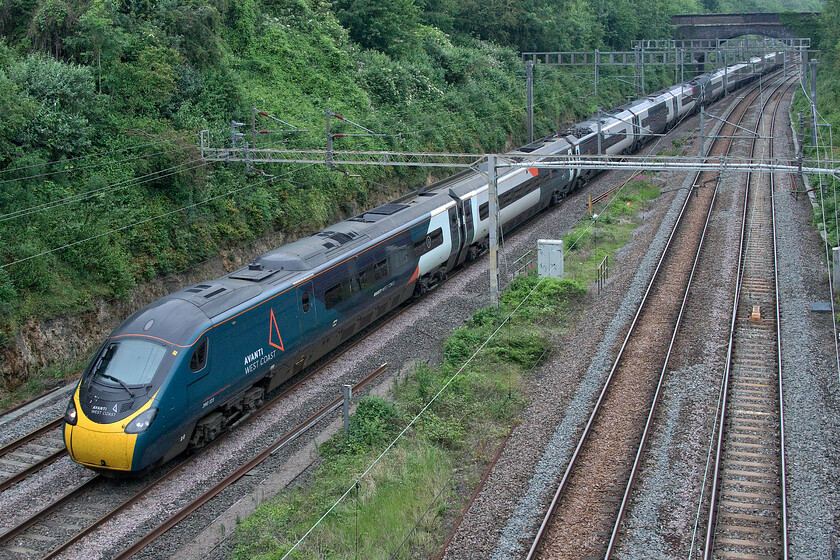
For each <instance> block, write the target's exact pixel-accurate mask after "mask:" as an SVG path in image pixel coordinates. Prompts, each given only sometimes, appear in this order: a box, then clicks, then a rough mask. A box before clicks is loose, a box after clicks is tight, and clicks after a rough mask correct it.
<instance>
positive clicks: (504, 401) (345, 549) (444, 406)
mask: <svg viewBox="0 0 840 560" xmlns="http://www.w3.org/2000/svg"><path fill="white" fill-rule="evenodd" d="M537 284H538V280H537V279H536V278H535V277H534V276H525V277H520V278H519V279H517V280H516V281H514V282H513V284H512V286H511V289H510V290H508V291H507V292H506V293H505V294H504V297H503V298H502V303H501V306H500V307H499V308H498V309H496V308H488V309H484V310H481V311H479V312H478V313H476V314H475V316H474V317H473V318H472V319H471V320H470V322H469V323H468V324H467V326H465V327H463V328H461V329H458V330H457V331H455V333H453V335H452V336H451V337H450V338H449V339H448V340H447V341H446V344H445V347H444V363H443V364H441V365H440V366H439V367H429V366H427V365H425V364H420V365H418V366H417V368H416V370H415V371H414V373H413V374H412V375H411V377H410V378H409V379H407V380H406V381H405V382H403V383H401V384H399V385H398V386H397V387H395V392H396V400H395V403H393V404H392V403H389V402H387V401H385V400H383V399H381V398H378V397H366V398H364V399H362V400H361V402H360V403H359V406H358V409H357V410H356V412H355V414H354V415H353V416H352V420H351V426H350V437H349V439H348V440H345V439H344V435H343V433H342V434H339V435H337V436H336V437H334V438H333V439H332V440H330V441H329V442H328V443H327V444H325V445H323V446H322V447H321V449H320V452H321V457H322V461H323V462H322V463H321V465H320V467H319V468H318V470H317V472H316V473H315V475H314V478H313V481H312V483H311V485H310V486H309V487H306V488H304V487H300V488H297V489H295V490H293V491H291V492H290V493H288V494H287V495H283V496H281V497H279V498H277V499H274V500H272V501H270V502H268V503H267V504H265V505H263V506H261V507H260V508H259V509H258V511H257V512H256V513H255V514H254V515H252V516H251V517H249V518H247V519H246V520H245V521H244V522H243V523H242V524H241V525H240V530H239V535H238V542H239V543H240V545H239V547H238V550H237V554H236V557H237V558H278V557H280V556H282V554H283V553H284V552H285V551H287V550H288V549H289V548H290V546H291V545H292V544H293V543H294V542H295V540H296V539H297V538H298V537H300V536H301V535H303V533H304V532H305V531H306V530H307V529H308V528H309V527H310V526H311V525H312V523H313V522H314V521H315V520H316V519H318V517H320V516H321V515H322V514H323V513H324V512H325V511H326V509H327V508H329V507H330V506H331V505H332V504H333V502H334V501H335V500H336V499H338V498H339V497H340V496H341V495H342V494H343V492H344V491H345V490H346V489H348V488H351V487H353V490H352V492H351V494H350V495H349V496H348V497H347V498H346V499H345V500H344V501H343V502H342V503H341V504H340V505H339V506H338V507H337V508H336V509H335V510H334V511H333V513H332V514H331V515H330V516H329V517H328V518H327V519H326V521H325V523H324V524H323V525H322V526H321V527H320V528H319V529H317V530H316V532H315V533H314V534H313V535H311V536H310V538H307V539H306V541H304V543H303V545H302V548H301V549H300V553H299V554H295V555H294V556H293V557H294V558H312V557H317V558H352V557H355V555H356V554H358V555H359V557H360V558H370V559H376V558H389V557H390V556H391V554H392V553H393V552H395V551H396V549H397V547H398V546H399V544H400V542H401V541H402V540H403V538H404V537H406V536H407V535H409V532H410V531H411V530H412V528H414V527H415V524H417V523H418V520H420V519H421V518H422V521H421V522H420V523H419V524H418V525H417V527H416V529H415V532H414V533H413V534H412V536H411V538H410V539H409V542H408V543H407V544H406V546H405V547H404V548H403V551H402V552H401V553H400V554H398V555H397V558H409V557H416V556H417V555H418V554H419V556H421V557H429V556H430V555H432V554H433V553H434V551H436V550H437V548H438V547H440V545H441V542H442V539H443V538H444V535H442V531H441V529H440V523H441V521H442V520H445V519H450V520H451V517H452V515H454V514H455V513H456V510H457V509H458V508H459V507H460V506H461V503H462V502H463V500H464V498H465V496H466V495H468V494H469V489H471V488H472V487H473V486H474V485H475V484H476V483H477V480H478V478H479V477H480V473H481V470H482V468H483V467H484V466H486V464H487V462H488V461H489V460H490V457H491V456H492V454H493V451H494V449H495V446H497V445H498V442H499V438H500V437H502V436H503V435H504V434H505V433H506V432H507V431H508V430H509V429H510V427H511V426H512V425H513V424H514V423H515V419H516V416H517V414H518V413H519V411H520V410H521V409H522V407H523V405H524V401H523V399H522V396H521V392H520V387H521V384H522V382H523V379H524V377H525V376H526V375H527V372H528V371H529V370H530V369H531V368H532V367H533V366H534V365H535V364H536V363H537V361H538V360H539V359H540V358H541V357H543V356H544V354H545V353H546V351H547V350H548V348H549V345H550V342H549V341H550V339H551V337H552V336H553V335H554V334H555V333H556V332H557V331H558V330H559V326H558V320H559V319H560V317H561V315H562V312H563V310H564V308H565V307H566V306H567V305H568V304H569V303H571V302H574V301H576V300H577V299H579V298H580V297H581V295H582V294H583V293H584V292H585V288H584V286H583V285H582V284H581V283H580V282H577V281H571V280H562V281H558V280H554V279H548V280H546V281H544V282H542V283H541V284H540V285H539V286H537ZM535 288H536V291H535V292H534V294H533V296H532V297H531V298H530V299H529V300H528V301H526V303H525V304H524V305H523V307H522V308H521V309H520V312H519V313H517V314H515V315H514V316H513V317H512V318H511V319H510V320H509V321H508V322H507V323H506V324H505V325H504V326H503V327H502V328H501V329H500V330H499V331H498V332H497V333H496V334H495V336H493V337H492V338H490V336H491V335H493V333H494V332H495V331H496V330H497V328H498V327H499V325H500V324H501V323H502V320H503V319H504V318H505V317H506V316H507V315H508V314H509V313H510V312H511V311H512V310H513V309H514V308H515V307H516V306H517V305H518V304H519V303H520V302H521V301H522V299H523V298H524V297H525V296H526V295H527V294H528V293H529V292H531V291H532V290H533V289H535ZM488 338H490V342H489V343H488V344H487V345H486V346H485V347H484V348H483V350H482V351H481V352H479V353H478V355H477V356H476V358H475V359H474V360H473V361H471V362H470V363H469V365H467V366H466V367H464V368H463V369H461V368H462V366H463V365H464V364H465V363H466V362H467V360H468V358H469V357H470V356H472V355H473V354H474V353H475V352H476V350H477V349H478V348H479V347H480V346H481V344H482V343H483V342H484V341H485V340H487V339H488ZM459 371H460V373H459V374H458V375H457V377H455V379H454V381H452V383H451V384H449V386H448V387H447V388H446V389H444V390H443V392H441V394H440V396H439V397H438V398H437V400H435V402H434V403H433V404H432V405H431V406H430V407H429V408H428V409H426V410H425V412H424V413H423V414H422V415H421V416H420V418H419V420H418V421H417V422H416V423H415V424H414V425H413V426H412V427H411V429H410V430H409V431H408V432H407V433H406V434H405V436H404V437H402V438H401V439H400V440H399V441H398V443H397V444H396V445H395V446H394V447H393V448H392V449H391V450H390V451H389V452H388V453H387V454H386V455H385V456H384V457H383V459H382V460H381V461H380V462H379V463H378V464H377V465H376V466H375V467H374V468H373V469H372V470H371V471H370V472H369V473H368V474H367V475H366V476H365V477H364V478H363V479H362V481H361V483H360V484H359V485H358V486H355V487H354V486H353V485H354V481H355V480H356V478H357V477H358V476H359V475H360V474H362V473H363V472H364V471H365V469H366V468H367V467H368V466H369V465H370V464H371V462H372V461H373V460H374V459H375V458H376V457H377V456H378V455H379V454H380V453H381V452H382V450H383V449H385V447H386V446H387V445H388V444H389V443H390V442H391V441H392V440H393V439H394V438H395V437H396V435H397V434H399V433H400V431H401V430H402V429H403V428H404V427H405V426H406V425H407V424H408V423H409V422H410V421H411V419H412V418H414V417H415V415H417V414H418V413H419V412H420V411H421V410H422V409H423V408H424V407H425V406H426V405H427V403H428V402H429V401H430V399H431V398H432V397H433V396H434V395H436V394H437V393H438V392H439V391H440V390H441V389H442V388H443V387H444V385H446V384H447V382H449V381H450V380H451V379H452V378H453V377H454V376H455V375H456V372H459ZM439 492H440V495H438V493H439ZM430 504H431V510H430V511H428V512H427V513H426V514H425V516H424V512H426V509H427V508H428V507H429V506H430Z"/></svg>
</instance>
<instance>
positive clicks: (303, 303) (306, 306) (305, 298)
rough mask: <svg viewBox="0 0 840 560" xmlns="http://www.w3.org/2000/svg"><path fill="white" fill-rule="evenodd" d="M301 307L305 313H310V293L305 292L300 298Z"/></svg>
mask: <svg viewBox="0 0 840 560" xmlns="http://www.w3.org/2000/svg"><path fill="white" fill-rule="evenodd" d="M300 307H301V308H302V309H303V312H304V313H306V312H307V311H309V292H303V295H301V296H300Z"/></svg>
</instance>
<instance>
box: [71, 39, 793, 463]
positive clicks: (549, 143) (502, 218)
mask: <svg viewBox="0 0 840 560" xmlns="http://www.w3.org/2000/svg"><path fill="white" fill-rule="evenodd" d="M781 63H782V53H769V54H766V55H764V56H761V57H754V58H752V59H750V60H749V61H745V62H741V63H739V64H735V65H733V66H730V67H728V68H726V69H720V70H716V71H713V72H709V73H706V74H702V75H699V76H697V77H696V78H694V79H692V80H690V81H688V82H685V83H680V84H676V85H674V86H672V87H669V88H666V89H663V90H661V91H658V92H656V93H653V94H651V95H647V96H645V97H643V98H641V99H638V100H635V101H632V102H630V103H627V104H625V105H622V106H620V107H617V108H615V109H613V110H611V111H608V112H605V113H600V114H599V115H597V116H595V117H593V118H590V119H588V120H586V121H584V122H582V123H579V124H577V125H575V126H573V127H570V128H568V129H567V130H564V131H562V132H559V133H557V134H552V135H550V136H546V137H545V138H541V139H539V140H537V141H535V142H532V143H530V144H528V145H526V146H522V147H521V148H519V149H517V150H515V151H513V152H509V153H508V154H507V156H510V157H514V158H515V157H517V156H525V155H531V156H534V155H536V156H540V155H545V156H549V155H555V154H570V155H571V154H577V155H586V154H595V153H597V150H598V148H599V147H600V149H601V150H602V153H604V154H610V155H619V154H627V153H630V152H633V151H635V150H638V149H639V148H640V147H641V146H642V145H643V144H644V143H645V142H647V141H649V140H650V139H651V138H653V137H654V135H658V134H661V133H663V132H665V131H666V130H667V129H669V128H671V127H673V126H674V125H675V124H676V123H678V122H679V120H680V119H682V118H684V117H685V116H687V115H689V114H690V113H692V112H696V111H698V110H699V108H700V107H701V106H704V105H707V104H708V103H711V102H712V101H714V100H716V99H718V98H719V97H721V96H722V95H723V93H724V90H725V89H732V90H734V89H736V88H738V87H740V86H741V85H743V84H744V83H746V82H747V81H749V80H752V79H755V78H756V77H757V76H760V75H762V74H764V73H767V72H770V71H771V70H773V69H774V68H776V67H778V66H779V65H780V64H781ZM725 82H728V83H725ZM599 120H600V123H599V122H598V121H599ZM598 131H600V143H599V142H598V135H599V132H598ZM599 144H600V146H599ZM594 173H595V172H594V171H590V170H581V169H576V168H573V167H570V168H567V169H548V170H546V169H536V168H517V169H512V170H510V171H508V172H505V173H502V174H501V175H500V176H499V177H498V205H499V224H500V225H501V227H502V228H503V230H509V229H511V228H514V227H516V226H517V225H519V224H521V223H522V222H523V221H525V220H527V219H528V218H530V217H531V216H533V215H534V214H536V213H538V212H540V211H542V210H544V209H545V208H547V207H549V206H552V205H554V204H557V203H559V202H560V201H561V200H562V199H563V198H564V197H565V196H567V195H568V194H569V193H570V192H572V191H573V190H575V189H576V188H579V187H580V186H581V185H582V184H584V183H585V182H586V181H588V180H589V179H590V178H591V177H592V175H594ZM489 224H490V220H489V208H488V185H487V176H486V174H485V173H482V172H481V170H480V169H479V170H473V169H470V170H465V171H462V172H460V173H458V174H456V175H453V176H451V177H448V178H446V179H444V180H441V181H439V182H437V183H434V184H431V185H428V186H425V187H423V188H421V189H420V190H418V191H416V192H413V193H411V194H409V195H406V196H403V197H401V198H398V199H396V200H393V201H391V202H389V203H387V204H383V205H381V206H378V207H376V208H373V209H371V210H367V211H365V212H362V213H361V214H359V215H357V216H353V217H352V218H349V219H346V220H344V221H342V222H339V223H337V224H334V225H332V226H329V227H328V228H326V229H324V230H322V231H320V232H318V233H316V234H314V235H312V236H310V237H306V238H302V239H299V240H297V241H294V242H292V243H289V244H287V245H284V246H282V247H280V248H277V249H275V250H272V251H270V252H267V253H265V254H263V255H260V256H259V257H257V258H256V259H254V260H253V262H251V263H249V264H248V265H247V266H245V267H243V268H241V269H239V270H236V271H234V272H232V273H230V274H227V275H226V276H223V277H221V278H217V279H215V280H210V281H207V282H202V283H199V284H195V285H193V286H190V287H188V288H185V289H182V290H180V291H177V292H174V293H172V294H170V295H168V296H166V297H163V298H161V299H159V300H157V301H155V302H153V303H151V304H150V305H148V306H146V307H144V308H142V309H140V310H139V311H137V312H135V313H134V314H132V315H131V316H130V317H128V318H127V319H126V320H125V321H124V322H123V323H122V324H120V325H119V326H118V327H117V328H116V329H115V330H114V331H113V333H111V335H110V336H109V337H108V338H107V339H106V340H105V342H104V343H103V344H102V346H101V347H100V348H99V349H98V351H97V352H96V354H95V355H94V357H93V359H92V360H91V362H90V364H89V365H88V366H87V368H86V369H85V371H84V373H83V374H82V376H81V378H80V380H79V382H78V384H77V386H76V388H75V391H74V392H73V395H72V398H71V399H70V402H69V404H68V406H67V409H66V413H65V415H64V424H63V430H64V441H65V445H66V447H67V450H68V451H69V454H70V457H71V458H72V460H73V461H75V462H76V463H79V464H81V465H84V466H85V467H88V468H91V469H93V470H96V471H100V472H103V473H109V474H112V475H114V474H119V473H138V472H141V471H144V470H146V469H148V468H149V467H152V466H154V465H159V464H162V463H165V462H167V461H169V460H171V459H173V458H174V457H176V456H177V455H179V454H181V453H183V452H185V451H187V450H195V449H199V448H201V447H203V446H205V445H206V444H208V443H209V442H211V441H213V439H215V438H216V437H217V436H218V435H219V434H220V433H222V432H224V431H225V430H227V429H229V428H231V427H232V426H234V425H236V424H237V423H238V422H240V421H241V420H243V419H244V418H246V417H247V416H249V415H250V414H251V413H252V412H253V411H255V410H256V409H257V408H259V407H260V406H261V404H262V403H263V400H264V398H265V396H266V395H267V394H268V393H269V392H271V391H272V390H273V389H275V388H276V387H278V386H280V385H281V384H282V383H283V382H285V381H286V380H288V379H290V378H291V377H292V376H294V375H296V374H297V373H299V372H301V371H302V370H304V368H306V367H307V366H309V365H310V364H312V363H314V362H316V361H317V360H318V359H320V358H321V357H323V356H324V355H325V354H326V353H327V352H329V351H330V350H332V349H334V348H336V347H337V346H338V345H340V344H341V343H342V342H344V341H346V340H347V339H349V338H350V337H352V336H353V335H355V334H356V333H358V332H359V331H360V330H362V329H364V328H365V327H367V326H368V325H370V324H371V323H372V322H374V321H376V320H377V319H378V318H380V317H382V316H383V315H385V314H386V313H388V312H389V311H391V310H392V309H394V308H395V307H397V306H399V305H401V304H402V303H403V302H405V301H406V300H408V299H409V298H412V297H415V296H421V295H422V294H424V293H425V292H428V291H429V290H432V289H434V288H435V287H437V286H438V285H440V284H441V283H442V282H443V281H444V280H446V278H447V276H448V275H449V274H450V273H451V272H452V271H453V270H454V269H455V268H457V267H460V266H462V265H463V264H464V263H466V262H468V261H471V260H474V259H476V258H478V257H479V256H480V255H481V254H482V253H484V252H485V251H486V250H487V249H488V233H489Z"/></svg>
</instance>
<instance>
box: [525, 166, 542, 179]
mask: <svg viewBox="0 0 840 560" xmlns="http://www.w3.org/2000/svg"><path fill="white" fill-rule="evenodd" d="M539 172H540V171H539V169H537V168H536V167H529V168H528V173H530V174H531V175H533V176H534V177H536V176H537V175H538V174H539Z"/></svg>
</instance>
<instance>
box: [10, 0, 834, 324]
mask: <svg viewBox="0 0 840 560" xmlns="http://www.w3.org/2000/svg"><path fill="white" fill-rule="evenodd" d="M832 1H836V0H832ZM698 10H700V5H699V4H698V3H697V0H680V1H679V2H676V3H674V2H671V3H666V2H665V0H647V1H646V2H641V1H640V0H620V1H618V2H610V1H607V0H561V1H555V0H552V1H549V0H492V1H481V2H478V1H473V0H467V1H464V2H456V1H454V0H397V1H391V2H386V1H384V0H336V2H334V3H327V2H323V1H322V0H272V1H271V2H268V1H264V0H241V1H238V2H232V1H230V0H161V1H159V2H152V1H151V0H5V1H4V2H2V3H0V33H2V35H3V39H2V40H0V111H2V114H3V117H4V127H3V129H2V131H0V182H2V185H3V188H2V189H0V238H2V239H4V240H5V241H6V243H4V244H2V245H0V267H2V268H0V270H3V271H4V272H3V274H4V276H3V278H2V279H0V293H2V294H5V295H0V297H2V298H4V299H3V301H4V303H3V305H2V308H0V330H3V331H4V332H6V331H10V330H12V328H11V327H10V325H12V324H15V323H16V322H19V321H20V320H21V319H22V318H24V317H25V316H27V315H28V314H31V313H35V312H36V310H37V313H38V314H40V315H50V314H55V313H63V312H68V311H74V310H79V309H84V308H87V307H89V306H90V305H91V304H92V302H93V301H94V300H95V298H98V297H124V296H126V295H127V294H128V291H129V290H130V289H131V287H132V286H134V285H135V284H136V283H137V282H140V281H143V280H147V279H149V278H152V277H154V276H157V275H161V274H167V273H170V272H173V271H177V270H182V269H184V268H186V267H189V266H191V265H194V264H196V263H198V262H200V261H202V260H204V259H207V258H210V257H211V256H213V255H216V254H218V252H219V250H220V249H224V248H226V247H230V246H232V245H237V244H240V243H242V242H244V241H248V240H253V239H255V238H257V237H259V236H262V235H264V234H265V233H267V232H269V231H273V230H278V229H279V230H284V232H285V233H287V234H288V235H289V236H292V237H293V236H296V235H301V234H307V233H310V232H312V231H313V230H315V229H317V228H320V227H323V226H325V225H327V224H329V223H331V222H332V221H335V220H337V219H339V218H341V217H343V216H346V215H350V214H353V213H356V212H358V211H359V210H360V209H361V208H364V207H367V206H369V205H370V204H373V203H375V202H379V201H382V200H385V199H388V198H392V197H394V196H396V195H397V194H399V193H402V192H405V191H407V190H408V189H412V188H416V187H417V186H419V185H422V184H425V183H426V182H428V181H429V180H433V179H435V178H437V177H440V176H441V175H442V173H443V172H439V173H438V174H437V175H434V174H433V175H427V173H426V172H425V171H420V170H416V169H405V168H400V169H395V170H391V169H382V168H376V169H365V170H363V171H362V172H361V173H362V174H363V175H364V177H363V179H361V180H357V179H354V178H348V177H345V176H343V175H339V174H336V173H330V172H329V171H327V170H325V169H324V168H319V167H311V168H296V169H293V170H290V169H283V168H280V167H272V166H271V165H264V166H260V171H261V172H264V173H265V174H266V175H262V174H261V173H255V174H251V175H246V173H245V168H244V166H242V165H233V164H219V165H208V164H206V163H204V162H202V161H200V155H199V154H198V151H197V149H196V141H197V132H198V131H200V130H202V129H208V130H210V131H211V135H210V137H211V140H212V142H213V143H214V145H216V146H219V145H225V146H226V145H229V143H230V123H231V121H239V122H245V123H247V124H250V122H249V117H250V115H251V114H252V113H251V108H252V105H253V106H256V107H258V108H259V109H261V110H264V111H267V112H269V113H273V114H276V115H277V116H279V117H281V118H283V119H284V120H287V121H289V122H292V123H293V124H295V125H296V126H298V127H300V128H301V129H306V130H308V131H309V132H305V133H299V134H295V135H284V136H280V135H270V136H258V137H256V138H251V137H250V135H248V136H247V137H246V138H245V139H246V140H248V141H249V143H251V144H253V143H254V142H256V146H257V147H268V146H276V147H288V148H323V143H324V139H323V126H324V124H323V123H324V110H325V108H327V107H329V108H330V109H332V110H334V111H336V112H338V113H341V114H344V115H346V116H348V117H349V118H351V119H353V120H354V121H356V122H360V123H362V124H363V125H365V126H366V127H368V128H370V129H372V130H375V131H377V132H381V133H383V134H386V136H383V137H379V138H341V139H337V143H336V148H337V149H371V150H373V149H377V150H386V149H390V150H402V151H439V152H478V151H500V150H503V149H506V148H510V147H512V146H515V145H518V144H522V143H524V130H523V127H522V123H523V122H524V88H523V87H522V82H521V80H520V79H519V78H518V77H517V71H519V70H520V69H521V64H520V62H519V58H518V52H517V50H518V49H546V50H555V49H578V48H594V47H599V48H604V47H616V48H622V49H623V48H627V47H628V45H627V44H625V43H626V41H627V40H629V39H631V38H638V37H640V36H645V37H647V36H651V35H653V34H660V35H664V34H665V33H666V32H667V29H668V16H669V15H670V13H673V12H674V11H698ZM642 22H644V23H642ZM827 37H828V35H827ZM827 40H828V39H827ZM833 40H834V41H835V42H836V37H835V38H834V39H833ZM602 75H603V76H604V77H606V76H608V75H610V71H609V70H606V69H605V70H604V72H603V73H602ZM648 78H649V80H650V86H651V88H654V87H658V86H659V85H662V84H664V83H666V82H668V81H671V79H672V77H671V76H670V75H669V74H668V73H667V72H666V71H661V72H659V71H657V72H653V73H650V74H649V75H648ZM535 89H536V96H537V98H538V99H539V104H538V111H537V114H536V116H535V122H536V130H537V131H538V134H540V133H542V134H547V133H549V132H552V131H554V130H556V129H557V128H558V127H559V126H562V125H564V124H567V123H569V122H571V121H573V120H574V119H576V118H580V117H581V116H584V115H587V114H591V113H592V112H593V111H594V110H595V108H596V107H597V106H599V105H600V106H610V105H613V104H615V103H617V102H618V101H620V100H623V99H625V96H626V95H627V94H628V93H629V92H630V90H629V88H628V87H627V86H626V85H622V84H621V83H620V82H619V81H618V80H608V81H604V82H602V86H601V87H599V95H598V97H597V98H595V97H594V96H592V95H590V94H591V92H590V91H589V90H590V87H589V85H588V84H587V83H585V82H583V81H581V80H580V79H579V78H577V77H574V76H573V75H571V74H570V73H567V72H562V71H549V70H543V69H540V70H539V71H538V73H537V84H536V88H535ZM258 119H262V117H258ZM256 125H257V128H275V127H274V123H272V122H269V121H264V120H257V122H256ZM341 126H342V125H341V123H339V124H338V125H336V130H335V131H336V132H352V131H350V130H348V129H344V128H341ZM345 126H346V125H345ZM244 128H246V129H247V128H248V126H247V125H246V126H245V127H244ZM268 175H275V176H276V177H275V178H274V179H269V178H267V176H268ZM9 294H14V296H13V297H9Z"/></svg>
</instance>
